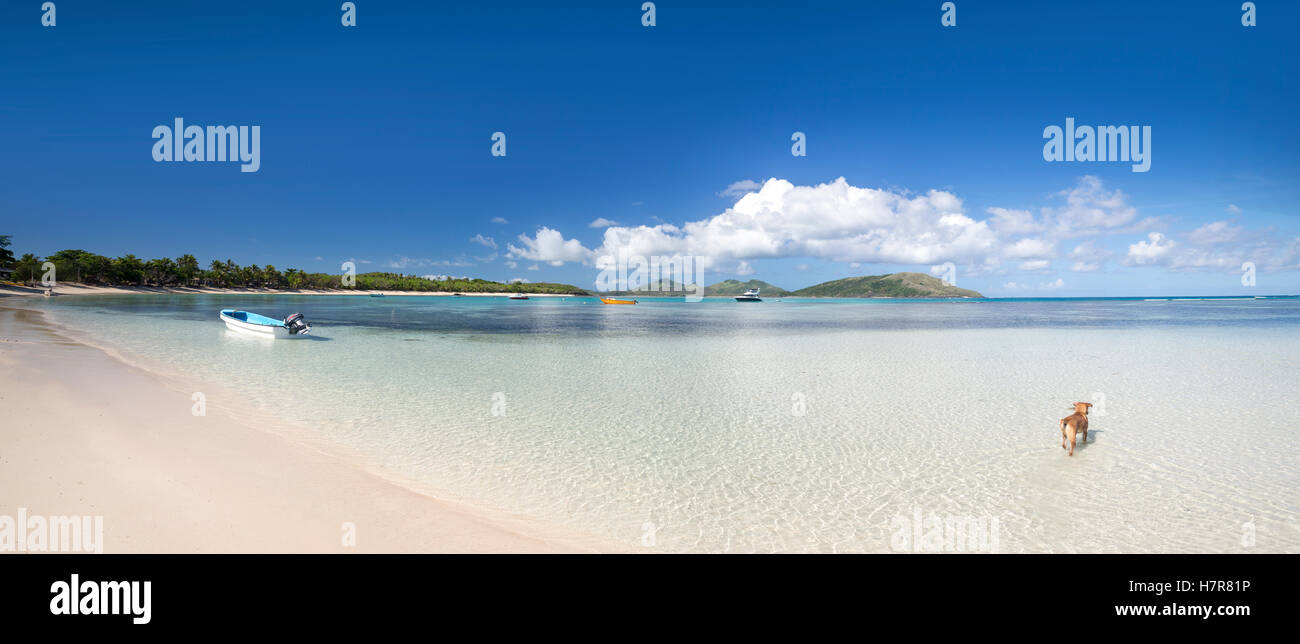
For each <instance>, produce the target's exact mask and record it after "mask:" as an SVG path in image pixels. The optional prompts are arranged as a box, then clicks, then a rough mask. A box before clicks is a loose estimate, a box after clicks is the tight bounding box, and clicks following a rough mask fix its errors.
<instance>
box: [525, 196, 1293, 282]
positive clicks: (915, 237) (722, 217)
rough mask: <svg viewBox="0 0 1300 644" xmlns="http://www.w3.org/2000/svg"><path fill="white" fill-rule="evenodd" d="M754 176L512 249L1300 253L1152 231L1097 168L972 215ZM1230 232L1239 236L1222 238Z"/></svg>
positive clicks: (584, 257)
mask: <svg viewBox="0 0 1300 644" xmlns="http://www.w3.org/2000/svg"><path fill="white" fill-rule="evenodd" d="M750 184H752V185H750ZM750 184H746V183H744V182H736V184H733V185H732V186H731V187H729V189H731V188H732V187H735V189H736V191H738V194H740V196H739V197H738V198H737V199H736V201H735V203H734V204H733V205H732V206H731V207H729V208H726V209H725V210H724V211H723V212H721V213H718V214H716V215H713V216H711V217H705V218H702V219H698V220H693V221H686V222H685V223H681V224H673V223H668V222H663V221H662V220H656V218H653V217H651V218H650V219H651V220H656V221H657V223H654V224H648V225H641V226H622V225H617V224H616V223H615V222H612V221H608V220H604V219H603V218H602V219H597V220H596V221H594V222H592V224H593V225H594V224H601V225H602V226H607V227H605V229H604V231H603V233H602V237H601V239H600V242H599V243H598V244H597V245H595V246H594V247H592V248H587V247H586V246H584V245H583V244H582V242H580V241H579V240H577V239H566V238H565V237H564V235H563V234H562V233H561V232H560V231H558V230H553V229H551V228H547V227H544V226H543V227H541V228H538V229H537V232H536V233H535V234H533V235H531V236H529V235H520V236H519V237H518V241H517V242H515V243H511V244H509V245H508V251H507V252H506V257H507V259H511V260H529V261H532V262H545V263H549V264H551V265H554V266H559V265H562V264H564V263H569V262H573V263H583V264H588V265H591V264H594V265H596V266H597V267H598V268H604V267H605V264H606V262H607V259H606V258H610V257H617V256H618V255H620V254H623V255H628V256H642V257H654V256H673V255H685V256H694V257H698V258H700V259H701V261H702V262H703V264H704V267H705V268H708V269H710V270H714V269H715V267H717V266H725V267H726V268H728V269H729V268H731V267H732V266H735V267H736V268H737V272H738V273H740V274H748V273H745V272H744V271H746V270H752V264H751V262H753V261H754V260H759V259H764V258H800V259H819V260H827V261H833V262H842V263H845V264H847V265H849V266H850V267H851V268H854V269H857V268H859V267H861V266H862V265H864V264H871V263H884V264H901V265H912V266H933V265H936V264H942V263H944V262H953V263H955V264H958V265H959V266H960V267H961V271H962V274H963V275H967V276H977V275H988V274H1002V273H1005V272H1007V270H1008V268H1011V267H1015V268H1018V269H1019V270H1023V271H1029V272H1036V273H1041V272H1045V271H1050V270H1052V264H1051V262H1053V261H1054V260H1057V259H1066V257H1065V256H1064V255H1063V253H1062V252H1061V251H1060V250H1059V248H1060V247H1061V246H1062V245H1063V244H1064V243H1066V242H1067V240H1071V239H1078V238H1088V239H1080V240H1079V241H1078V242H1077V243H1075V244H1073V246H1074V250H1073V251H1072V252H1071V253H1069V256H1068V259H1069V269H1070V270H1071V271H1074V272H1096V271H1101V270H1104V269H1105V266H1106V264H1107V263H1108V262H1111V261H1114V260H1115V259H1117V257H1122V261H1123V263H1125V264H1129V265H1136V266H1151V265H1164V266H1167V267H1169V268H1170V270H1196V269H1199V268H1207V269H1209V268H1214V267H1219V266H1228V265H1230V264H1231V263H1232V262H1234V261H1235V262H1237V266H1238V267H1239V266H1240V261H1238V260H1243V259H1244V260H1248V261H1257V262H1259V263H1260V266H1261V268H1263V267H1264V266H1266V265H1268V266H1287V265H1290V264H1296V263H1300V260H1297V258H1296V257H1292V256H1291V255H1287V254H1286V252H1285V251H1284V250H1283V249H1282V245H1283V244H1284V243H1285V242H1278V241H1275V239H1276V235H1262V236H1261V237H1258V238H1255V239H1254V241H1250V240H1251V239H1252V238H1251V236H1250V235H1247V234H1246V233H1245V232H1244V231H1242V230H1241V229H1240V228H1238V227H1234V226H1231V225H1228V224H1227V223H1225V222H1213V223H1211V224H1206V225H1204V226H1201V227H1200V228H1198V229H1196V230H1195V231H1192V232H1191V233H1189V234H1187V237H1186V240H1183V241H1184V243H1181V244H1175V242H1174V240H1173V239H1170V238H1168V237H1166V236H1165V235H1166V233H1164V232H1156V231H1157V230H1158V229H1160V227H1161V226H1162V225H1163V224H1162V222H1161V221H1160V220H1159V219H1158V218H1150V217H1148V218H1145V219H1143V218H1140V217H1139V216H1138V211H1137V209H1136V208H1135V207H1133V206H1132V205H1130V204H1129V203H1128V200H1127V197H1126V196H1125V195H1124V193H1122V192H1121V191H1119V190H1110V189H1108V188H1106V187H1105V186H1104V185H1103V184H1102V182H1101V180H1100V179H1098V178H1097V177H1094V176H1084V177H1081V178H1079V180H1078V181H1077V182H1076V184H1075V185H1074V186H1072V187H1071V188H1068V189H1066V190H1062V191H1060V192H1058V193H1055V195H1054V198H1056V199H1061V200H1063V201H1064V203H1063V204H1058V205H1056V206H1053V207H1046V208H1041V209H1039V213H1038V214H1037V215H1035V214H1032V213H1031V211H1030V210H1015V209H1008V208H999V207H991V208H987V210H986V212H987V214H988V217H987V218H985V219H983V220H977V219H974V218H972V217H970V216H968V215H967V214H966V213H965V212H964V209H963V204H962V200H961V199H960V198H958V197H957V196H956V195H954V194H952V193H950V192H946V191H943V190H931V191H929V192H925V193H911V192H906V191H903V190H881V189H875V188H860V187H856V186H852V185H849V183H848V182H847V180H845V179H844V178H843V177H840V178H838V179H836V180H834V181H831V182H828V183H822V184H816V185H807V186H796V185H794V184H792V183H791V182H789V181H786V180H782V179H775V178H773V179H768V180H767V181H765V182H763V184H762V185H758V184H757V183H756V182H750ZM755 188H756V191H755V190H754V189H755ZM1134 232H1145V233H1149V235H1148V238H1147V240H1143V241H1138V242H1137V243H1134V244H1132V245H1131V246H1129V247H1128V252H1127V253H1126V254H1125V253H1123V251H1121V252H1120V253H1119V254H1118V255H1117V253H1115V252H1112V251H1111V250H1107V249H1105V248H1103V247H1101V246H1100V245H1099V243H1098V242H1097V241H1096V240H1094V239H1091V238H1100V237H1107V236H1113V235H1120V234H1130V233H1134ZM1248 241H1250V243H1249V244H1248V243H1246V242H1248ZM1229 244H1232V245H1234V246H1233V247H1232V248H1228V247H1226V245H1229ZM1293 246H1294V245H1293ZM1265 259H1267V261H1268V264H1265ZM1022 281H1023V280H1022ZM1013 283H1014V282H1013ZM1029 288H1041V286H1031V287H1029Z"/></svg>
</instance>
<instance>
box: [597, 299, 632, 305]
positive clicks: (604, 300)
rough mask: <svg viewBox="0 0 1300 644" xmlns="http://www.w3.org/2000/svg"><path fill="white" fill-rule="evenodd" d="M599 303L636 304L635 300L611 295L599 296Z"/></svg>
mask: <svg viewBox="0 0 1300 644" xmlns="http://www.w3.org/2000/svg"><path fill="white" fill-rule="evenodd" d="M600 303H601V304H636V300H620V299H616V298H612V297H602V298H600Z"/></svg>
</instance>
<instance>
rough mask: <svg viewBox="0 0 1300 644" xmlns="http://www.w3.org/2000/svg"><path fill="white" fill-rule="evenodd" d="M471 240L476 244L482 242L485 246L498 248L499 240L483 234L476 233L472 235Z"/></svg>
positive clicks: (493, 248)
mask: <svg viewBox="0 0 1300 644" xmlns="http://www.w3.org/2000/svg"><path fill="white" fill-rule="evenodd" d="M469 240H470V241H472V242H474V243H475V244H482V245H484V246H487V247H488V248H491V249H492V250H496V248H497V240H495V239H492V238H491V237H484V236H483V235H474V236H473V237H470V238H469Z"/></svg>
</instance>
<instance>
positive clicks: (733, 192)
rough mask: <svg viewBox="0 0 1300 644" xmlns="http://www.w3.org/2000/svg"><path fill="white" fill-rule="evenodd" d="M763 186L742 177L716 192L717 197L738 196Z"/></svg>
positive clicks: (756, 190)
mask: <svg viewBox="0 0 1300 644" xmlns="http://www.w3.org/2000/svg"><path fill="white" fill-rule="evenodd" d="M762 187H763V185H762V184H760V183H759V182H757V181H754V180H752V179H742V180H740V181H736V182H734V183H732V184H731V185H729V186H727V187H726V189H725V190H723V191H722V192H719V193H718V196H719V197H732V198H736V199H738V198H740V197H743V196H745V195H747V194H749V193H751V192H758V191H759V190H760V189H761V188H762Z"/></svg>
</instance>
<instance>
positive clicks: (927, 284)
mask: <svg viewBox="0 0 1300 644" xmlns="http://www.w3.org/2000/svg"><path fill="white" fill-rule="evenodd" d="M751 288H757V289H762V291H761V293H762V296H763V297H903V298H913V297H915V298H925V297H935V298H940V297H969V298H982V297H984V296H983V295H982V294H980V293H979V292H978V291H972V290H970V289H965V288H957V287H956V286H953V285H951V284H948V283H947V282H944V281H943V280H941V279H939V278H937V277H933V276H931V275H926V274H925V273H910V272H908V273H889V274H887V275H865V276H861V277H846V278H844V279H838V280H832V281H829V282H822V283H821V284H815V285H813V286H809V287H807V288H801V289H799V290H797V291H787V290H786V289H783V288H781V287H779V286H776V285H773V284H769V283H767V282H764V281H763V280H757V279H754V280H749V281H748V282H742V281H740V280H724V281H721V282H718V283H717V284H713V285H710V286H706V287H704V295H705V296H706V297H735V296H737V295H740V294H741V293H744V292H745V291H747V290H749V289H751ZM683 292H684V289H683V288H682V287H681V286H679V285H677V284H675V283H674V282H672V281H671V280H664V281H663V282H660V283H658V284H652V285H650V286H649V287H645V288H640V289H635V290H631V291H616V292H614V293H611V294H616V295H643V296H655V295H662V296H680V295H682V293H683Z"/></svg>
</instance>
